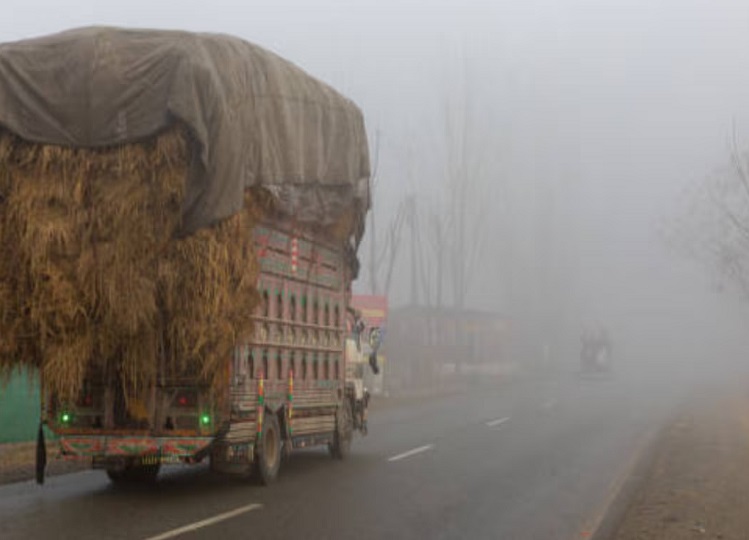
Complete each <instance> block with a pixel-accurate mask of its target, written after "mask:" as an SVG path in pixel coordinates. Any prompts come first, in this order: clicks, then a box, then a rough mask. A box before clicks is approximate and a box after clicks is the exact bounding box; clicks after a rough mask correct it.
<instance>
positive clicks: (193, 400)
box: [174, 390, 198, 408]
mask: <svg viewBox="0 0 749 540" xmlns="http://www.w3.org/2000/svg"><path fill="white" fill-rule="evenodd" d="M174 405H175V406H177V407H185V408H188V407H197V405H198V396H197V394H196V393H195V392H190V391H184V390H183V391H181V392H177V395H176V396H175V397H174Z"/></svg>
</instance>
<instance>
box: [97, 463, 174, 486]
mask: <svg viewBox="0 0 749 540" xmlns="http://www.w3.org/2000/svg"><path fill="white" fill-rule="evenodd" d="M159 469H161V465H160V464H158V463H156V464H152V465H136V464H134V463H128V464H127V465H125V468H124V469H120V468H109V469H107V476H108V477H109V480H110V481H111V482H112V483H113V484H115V485H134V484H152V483H154V482H155V481H156V478H157V477H158V476H159Z"/></svg>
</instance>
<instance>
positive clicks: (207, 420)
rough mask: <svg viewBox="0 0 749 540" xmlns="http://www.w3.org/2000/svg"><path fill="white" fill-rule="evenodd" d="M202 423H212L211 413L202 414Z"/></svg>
mask: <svg viewBox="0 0 749 540" xmlns="http://www.w3.org/2000/svg"><path fill="white" fill-rule="evenodd" d="M200 423H201V424H203V425H204V426H207V425H208V424H210V423H211V417H210V415H208V414H204V415H203V416H201V417H200Z"/></svg>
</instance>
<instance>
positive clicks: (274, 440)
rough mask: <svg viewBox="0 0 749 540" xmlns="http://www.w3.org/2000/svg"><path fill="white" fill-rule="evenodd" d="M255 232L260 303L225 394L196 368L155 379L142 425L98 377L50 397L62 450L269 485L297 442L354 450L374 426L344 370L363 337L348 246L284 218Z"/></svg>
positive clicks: (120, 477) (126, 470)
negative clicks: (60, 398)
mask: <svg viewBox="0 0 749 540" xmlns="http://www.w3.org/2000/svg"><path fill="white" fill-rule="evenodd" d="M254 241H255V245H256V249H257V252H258V254H259V263H260V277H259V280H258V284H257V286H258V290H259V291H260V294H261V297H262V301H261V303H260V305H259V307H258V309H257V311H256V312H255V314H254V322H255V324H254V328H255V335H254V339H252V340H251V341H249V342H247V343H242V344H238V345H237V347H236V349H235V351H234V355H233V358H232V359H231V362H230V363H229V365H228V367H227V371H226V382H227V387H228V388H229V392H227V393H226V394H225V395H222V396H219V398H218V399H215V398H213V399H212V398H211V396H210V388H208V387H207V386H204V385H199V384H197V383H196V381H195V380H194V379H192V380H191V379H190V378H189V377H185V378H184V379H183V380H181V381H166V382H164V384H163V385H158V386H156V387H155V388H153V389H152V395H153V400H152V402H151V403H150V404H148V405H147V407H148V408H151V409H152V412H151V413H150V414H149V418H148V422H147V423H146V424H145V425H141V426H139V425H138V423H137V422H136V421H135V419H134V418H133V417H132V416H131V415H130V414H129V412H128V409H127V408H126V407H123V406H122V404H121V401H122V396H118V395H117V391H116V390H117V387H115V386H113V385H111V384H108V383H107V381H106V380H104V379H102V378H96V377H95V376H93V375H90V376H89V378H87V380H86V382H85V385H84V390H83V392H82V393H81V396H80V399H79V400H78V401H77V402H76V403H73V404H66V405H65V406H64V407H63V406H62V404H60V403H58V402H56V401H55V400H54V399H53V397H52V396H49V397H50V398H52V399H48V401H47V405H46V410H45V413H46V414H45V416H46V418H47V425H48V426H49V428H50V429H51V430H52V431H53V432H54V433H55V434H56V435H57V440H58V444H59V447H60V453H61V456H62V457H63V458H65V459H74V460H80V459H91V461H92V465H93V467H94V468H95V469H103V470H105V471H106V472H107V474H108V476H109V478H110V479H111V480H112V481H113V482H115V483H129V482H133V481H152V480H154V479H155V478H156V476H157V474H158V472H159V469H160V466H161V465H162V464H164V463H190V464H195V463H199V462H201V461H203V460H204V459H207V460H208V461H209V462H210V467H211V469H212V470H213V471H216V472H219V473H227V474H235V475H240V476H247V477H256V478H257V479H258V480H259V481H260V482H261V483H263V484H269V483H271V482H273V481H274V479H275V478H276V477H277V475H278V472H279V468H280V466H281V463H282V458H284V457H287V456H288V455H289V454H290V453H291V451H292V450H293V449H295V448H311V447H315V446H322V447H327V448H328V450H329V452H330V454H331V455H332V456H333V457H335V458H337V459H343V458H345V457H346V455H347V454H348V453H349V451H350V448H351V444H352V439H353V436H354V433H355V431H357V430H358V431H360V432H362V433H366V408H367V403H368V399H366V397H365V396H364V395H363V394H362V393H361V392H357V384H356V381H355V379H356V377H354V378H351V377H349V378H348V379H347V378H346V374H347V373H348V372H349V370H350V366H352V365H354V362H356V359H355V358H353V357H347V355H346V354H345V353H346V344H349V347H352V346H353V348H354V349H355V350H356V349H357V348H359V349H360V339H361V338H360V336H359V335H358V334H357V333H356V332H355V327H356V321H355V318H354V315H353V314H352V313H351V312H350V310H349V309H348V307H349V304H350V300H351V291H350V286H351V275H350V271H349V269H348V267H347V265H346V264H345V260H344V257H343V253H342V250H341V249H340V247H339V246H337V245H336V244H335V243H334V242H332V241H329V240H328V241H326V239H325V238H324V237H321V236H316V235H313V234H308V233H307V234H305V233H304V232H300V231H294V230H292V229H291V228H289V226H288V224H286V223H282V222H267V223H263V224H262V225H260V226H258V227H256V228H255V230H254ZM355 414H356V417H355ZM362 420H363V422H362Z"/></svg>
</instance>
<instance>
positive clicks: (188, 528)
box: [146, 504, 263, 540]
mask: <svg viewBox="0 0 749 540" xmlns="http://www.w3.org/2000/svg"><path fill="white" fill-rule="evenodd" d="M262 507H263V505H262V504H248V505H247V506H242V507H241V508H237V509H235V510H232V511H230V512H225V513H223V514H219V515H217V516H214V517H212V518H208V519H204V520H201V521H196V522H195V523H191V524H190V525H185V526H184V527H179V528H178V529H172V530H171V531H167V532H165V533H162V534H158V535H156V536H151V537H149V538H147V539H146V540H166V539H167V538H174V537H175V536H179V535H180V534H185V533H188V532H192V531H195V530H197V529H202V528H203V527H208V526H209V525H213V524H215V523H218V522H220V521H225V520H227V519H231V518H233V517H237V516H240V515H242V514H246V513H247V512H252V511H253V510H259V509H260V508H262Z"/></svg>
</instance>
